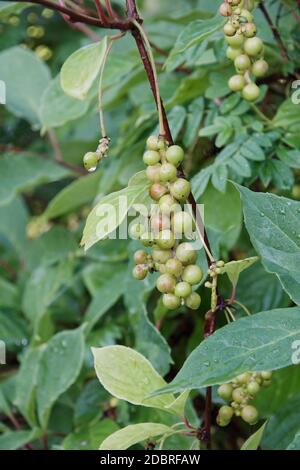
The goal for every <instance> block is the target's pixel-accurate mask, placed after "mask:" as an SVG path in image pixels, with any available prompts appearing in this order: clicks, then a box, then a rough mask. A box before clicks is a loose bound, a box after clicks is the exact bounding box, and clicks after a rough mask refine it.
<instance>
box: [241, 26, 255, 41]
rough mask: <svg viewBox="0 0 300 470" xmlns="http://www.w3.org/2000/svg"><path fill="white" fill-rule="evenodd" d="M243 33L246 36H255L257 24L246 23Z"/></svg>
mask: <svg viewBox="0 0 300 470" xmlns="http://www.w3.org/2000/svg"><path fill="white" fill-rule="evenodd" d="M243 33H244V35H245V36H246V38H253V36H255V34H256V26H255V24H254V23H246V24H245V25H244V29H243Z"/></svg>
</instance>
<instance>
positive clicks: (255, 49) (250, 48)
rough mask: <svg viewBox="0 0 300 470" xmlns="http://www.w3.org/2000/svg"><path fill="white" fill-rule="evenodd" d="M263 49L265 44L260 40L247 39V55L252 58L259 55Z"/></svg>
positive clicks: (245, 47) (245, 46) (245, 48)
mask: <svg viewBox="0 0 300 470" xmlns="http://www.w3.org/2000/svg"><path fill="white" fill-rule="evenodd" d="M262 49H263V42H262V40H261V39H260V38H258V37H254V38H249V39H246V41H245V44H244V50H245V52H246V54H248V55H250V56H251V57H252V56H255V55H258V54H260V53H261V51H262Z"/></svg>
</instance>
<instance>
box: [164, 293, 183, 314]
mask: <svg viewBox="0 0 300 470" xmlns="http://www.w3.org/2000/svg"><path fill="white" fill-rule="evenodd" d="M162 301H163V304H164V306H165V307H166V308H167V309H169V310H175V309H176V308H178V307H180V298H179V297H177V296H176V295H174V294H164V295H163V298H162Z"/></svg>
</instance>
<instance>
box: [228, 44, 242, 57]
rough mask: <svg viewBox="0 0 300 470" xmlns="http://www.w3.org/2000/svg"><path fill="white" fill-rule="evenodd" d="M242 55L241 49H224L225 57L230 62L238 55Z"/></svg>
mask: <svg viewBox="0 0 300 470" xmlns="http://www.w3.org/2000/svg"><path fill="white" fill-rule="evenodd" d="M241 54H243V51H242V49H234V48H233V47H230V46H229V47H227V49H226V57H228V59H230V60H234V59H236V57H238V56H239V55H241Z"/></svg>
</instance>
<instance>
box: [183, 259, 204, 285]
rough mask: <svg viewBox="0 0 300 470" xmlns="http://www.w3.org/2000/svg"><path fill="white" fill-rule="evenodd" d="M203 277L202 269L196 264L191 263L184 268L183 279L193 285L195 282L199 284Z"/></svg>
mask: <svg viewBox="0 0 300 470" xmlns="http://www.w3.org/2000/svg"><path fill="white" fill-rule="evenodd" d="M202 277H203V274H202V271H201V269H200V268H199V266H197V265H196V264H190V265H189V266H187V267H186V268H184V270H183V273H182V279H183V280H184V281H186V282H188V283H189V284H191V285H192V286H193V285H195V284H199V282H200V281H201V279H202Z"/></svg>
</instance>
